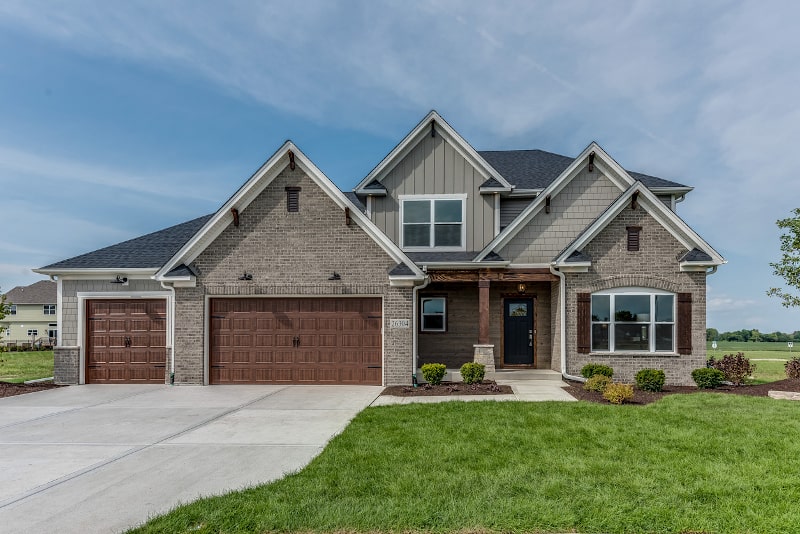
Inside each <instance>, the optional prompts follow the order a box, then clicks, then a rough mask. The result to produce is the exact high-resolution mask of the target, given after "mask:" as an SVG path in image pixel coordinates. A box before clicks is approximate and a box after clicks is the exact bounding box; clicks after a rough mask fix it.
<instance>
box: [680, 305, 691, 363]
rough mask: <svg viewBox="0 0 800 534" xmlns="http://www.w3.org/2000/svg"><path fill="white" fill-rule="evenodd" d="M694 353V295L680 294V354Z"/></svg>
mask: <svg viewBox="0 0 800 534" xmlns="http://www.w3.org/2000/svg"><path fill="white" fill-rule="evenodd" d="M691 353H692V294H691V293H678V354H691Z"/></svg>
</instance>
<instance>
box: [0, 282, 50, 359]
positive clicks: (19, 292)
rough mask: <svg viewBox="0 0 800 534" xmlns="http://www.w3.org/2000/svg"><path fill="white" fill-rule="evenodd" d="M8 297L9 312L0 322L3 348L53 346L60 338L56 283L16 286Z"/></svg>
mask: <svg viewBox="0 0 800 534" xmlns="http://www.w3.org/2000/svg"><path fill="white" fill-rule="evenodd" d="M5 297H6V303H7V304H8V305H9V312H8V314H7V315H6V316H5V317H4V318H3V319H0V339H2V341H3V344H4V345H18V346H21V345H25V344H32V343H37V342H40V343H42V344H44V345H53V344H54V341H55V339H56V337H57V336H58V321H57V319H56V317H57V313H58V307H57V306H56V284H55V282H52V281H50V280H40V281H38V282H36V283H34V284H31V285H29V286H17V287H15V288H14V289H12V290H11V291H9V292H8V293H6V294H5Z"/></svg>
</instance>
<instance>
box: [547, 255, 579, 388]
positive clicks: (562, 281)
mask: <svg viewBox="0 0 800 534" xmlns="http://www.w3.org/2000/svg"><path fill="white" fill-rule="evenodd" d="M550 272H551V273H553V274H554V275H556V276H557V277H558V278H559V282H558V307H559V309H560V310H561V325H560V327H561V335H560V336H559V337H560V341H561V342H560V345H561V347H560V349H561V376H563V377H564V378H566V379H567V380H573V381H577V382H586V379H585V378H583V377H582V376H572V375H568V374H567V336H566V334H567V295H566V285H567V283H566V277H565V276H564V273H562V272H561V271H559V270H557V269H556V268H555V267H553V266H552V265H550Z"/></svg>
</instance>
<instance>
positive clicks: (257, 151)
mask: <svg viewBox="0 0 800 534" xmlns="http://www.w3.org/2000/svg"><path fill="white" fill-rule="evenodd" d="M798 15H800V7H798V6H797V5H795V3H792V2H764V1H761V2H713V1H706V2H682V1H676V2H650V1H642V2H619V1H608V2H596V1H591V2H579V1H569V2H532V1H522V2H511V1H508V2H498V3H491V2H472V1H464V2H457V1H441V2H439V1H420V2H400V1H396V2H382V1H364V2H355V1H344V2H338V3H337V2H331V1H319V2H316V1H294V2H266V1H257V2H245V1H237V2H233V3H230V5H225V4H223V3H204V2H197V1H187V2H182V1H170V2H137V1H127V2H116V1H113V2H100V1H96V2H82V1H79V0H75V1H71V2H39V1H35V0H24V1H19V2H17V1H15V0H4V1H3V2H2V3H0V50H2V53H0V201H2V204H0V205H2V209H3V221H4V223H3V232H2V234H0V287H2V289H3V290H9V289H11V288H12V287H14V286H16V285H21V284H28V283H31V282H34V281H36V280H37V279H39V278H40V277H39V276H38V275H35V274H33V273H32V272H31V271H30V269H31V268H35V267H40V266H42V265H46V264H48V263H51V262H53V261H57V260H60V259H64V258H67V257H71V256H74V255H77V254H80V253H83V252H87V251H90V250H94V249H96V248H100V247H102V246H106V245H109V244H112V243H115V242H118V241H122V240H125V239H129V238H131V237H136V236H138V235H141V234H144V233H147V232H150V231H154V230H157V229H160V228H163V227H166V226H170V225H172V224H176V223H179V222H182V221H185V220H188V219H191V218H194V217H196V216H199V215H202V214H205V213H210V212H213V211H215V210H216V209H217V208H218V207H219V205H221V204H222V202H224V201H225V200H226V199H227V198H228V196H229V195H230V194H231V193H233V192H234V191H235V190H236V189H237V188H238V187H239V186H240V185H241V184H242V183H243V182H244V180H246V179H247V178H248V177H249V175H250V174H251V173H252V172H253V171H254V170H255V169H256V168H257V167H258V166H259V165H260V164H261V163H262V162H263V161H264V160H266V159H267V157H268V156H269V155H270V154H271V153H272V152H273V151H274V150H275V149H277V148H278V147H279V146H280V145H281V144H282V142H283V141H284V140H286V139H292V140H293V141H294V142H295V143H297V145H298V146H299V147H300V148H301V149H302V150H303V151H304V152H305V153H306V154H307V155H308V156H309V157H311V159H312V160H313V161H314V162H315V163H316V164H317V165H318V166H319V167H320V168H321V169H322V170H323V171H324V172H325V173H326V174H327V175H328V176H329V177H330V178H331V179H332V180H334V182H336V183H337V184H338V185H339V186H340V187H341V188H343V189H348V188H351V187H352V186H353V185H355V184H356V183H357V182H358V181H359V180H360V179H361V178H363V177H364V176H365V175H366V174H367V173H368V172H369V170H370V169H371V168H372V167H373V166H374V165H375V164H377V163H378V162H379V161H380V160H381V159H382V158H383V156H385V155H386V154H387V153H388V152H389V151H390V150H391V148H392V147H393V146H394V145H395V144H396V143H397V142H398V141H399V140H400V139H401V138H402V137H403V136H404V135H405V134H406V133H407V132H408V131H409V130H410V129H411V128H412V127H413V126H414V125H415V124H416V123H417V121H419V120H420V119H421V118H422V117H423V116H424V115H425V113H427V112H428V111H429V110H430V109H436V110H438V111H439V112H440V113H441V114H442V115H443V116H444V117H445V118H446V119H447V120H448V122H450V124H451V125H452V126H453V127H455V128H456V129H457V130H458V131H459V132H460V133H461V134H462V135H464V137H466V139H467V140H468V141H470V143H472V145H473V146H475V147H476V148H478V149H524V148H540V149H544V150H549V151H552V152H557V153H560V154H564V155H568V156H574V155H576V154H578V153H579V152H580V151H581V150H582V149H583V148H584V147H585V146H586V145H587V144H588V143H589V142H590V141H592V140H596V141H598V142H599V143H600V144H601V146H603V147H604V148H605V149H606V151H608V152H609V153H610V154H611V155H612V156H613V157H614V158H615V159H616V160H617V161H619V162H620V163H621V164H622V165H623V166H625V167H626V168H628V169H631V170H636V171H640V172H645V173H648V174H653V175H656V176H661V177H664V178H667V179H671V180H674V181H677V182H681V183H685V184H688V185H692V186H694V187H695V191H693V192H692V193H691V194H689V195H688V197H687V199H686V201H685V202H683V203H681V204H679V206H678V213H679V214H680V215H681V216H682V217H683V218H684V219H685V220H686V221H687V222H689V224H691V225H692V226H693V227H694V228H695V229H696V230H697V231H698V232H699V233H700V234H701V235H702V236H703V237H704V238H706V240H708V241H709V242H710V243H711V244H712V245H714V246H715V247H716V249H717V250H718V251H720V252H721V253H722V254H723V256H725V257H726V258H727V259H728V260H729V264H728V265H725V266H723V267H721V268H720V269H719V272H718V273H717V274H714V275H713V276H711V277H710V278H709V279H708V284H709V302H708V325H709V326H713V327H716V328H718V329H720V330H732V329H740V328H745V327H747V328H759V329H761V330H762V331H772V330H776V329H777V330H784V331H793V330H800V312H799V311H797V310H786V309H784V308H782V307H781V306H780V304H779V303H778V302H777V301H774V300H771V299H769V298H767V297H766V296H765V291H766V289H767V288H769V287H770V286H772V285H776V284H779V283H780V280H776V279H774V278H773V277H772V270H771V268H770V267H769V262H770V261H775V260H776V259H777V258H778V257H779V248H778V247H779V240H778V237H779V233H778V229H777V228H776V226H775V220H776V219H778V218H782V217H786V216H788V215H789V212H790V210H791V209H792V208H795V207H800V180H799V179H797V176H799V175H800V158H798V157H797V154H796V152H795V146H794V145H795V138H796V134H797V133H798V128H799V127H800V126H798V125H800V106H798V105H797V100H796V99H797V94H798V87H800V68H798V64H797V56H796V54H797V50H798V49H800V37H798V32H797V29H796V24H797V20H798V18H799V17H798Z"/></svg>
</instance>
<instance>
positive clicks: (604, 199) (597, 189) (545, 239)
mask: <svg viewBox="0 0 800 534" xmlns="http://www.w3.org/2000/svg"><path fill="white" fill-rule="evenodd" d="M620 194H622V190H621V189H620V188H619V187H617V186H616V185H614V184H613V183H612V182H611V180H609V179H608V178H606V177H605V176H603V175H602V174H600V173H599V172H596V171H595V172H591V173H590V172H588V171H586V170H585V169H584V170H582V171H581V172H580V173H579V174H578V175H577V176H575V177H574V178H573V179H572V180H571V181H570V183H569V184H567V185H566V186H565V187H564V189H562V190H561V191H560V192H559V193H558V194H557V195H555V196H554V197H552V199H551V205H550V213H545V210H544V209H542V210H541V211H540V212H539V213H538V214H537V215H536V216H534V217H533V219H531V220H530V221H528V224H527V225H526V226H525V227H524V228H522V229H521V230H520V231H519V233H517V235H515V236H514V238H513V239H512V240H511V241H510V242H509V243H508V244H507V245H506V246H504V247H503V248H502V249H501V250H500V251H499V254H500V256H502V257H503V258H505V259H507V260H511V262H512V263H550V262H551V261H553V258H555V257H556V256H557V255H558V253H560V252H561V251H562V250H564V248H565V247H566V246H567V245H569V244H570V243H571V242H572V241H573V240H574V239H575V238H576V237H578V234H579V233H580V232H582V231H583V230H584V228H586V227H587V226H589V225H590V224H591V223H592V222H593V221H594V220H595V219H596V218H597V216H598V215H600V214H601V213H602V212H603V211H604V210H605V209H606V208H607V207H608V206H609V205H610V204H611V203H612V202H614V201H615V200H616V199H617V198H618V197H619V195H620Z"/></svg>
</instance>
